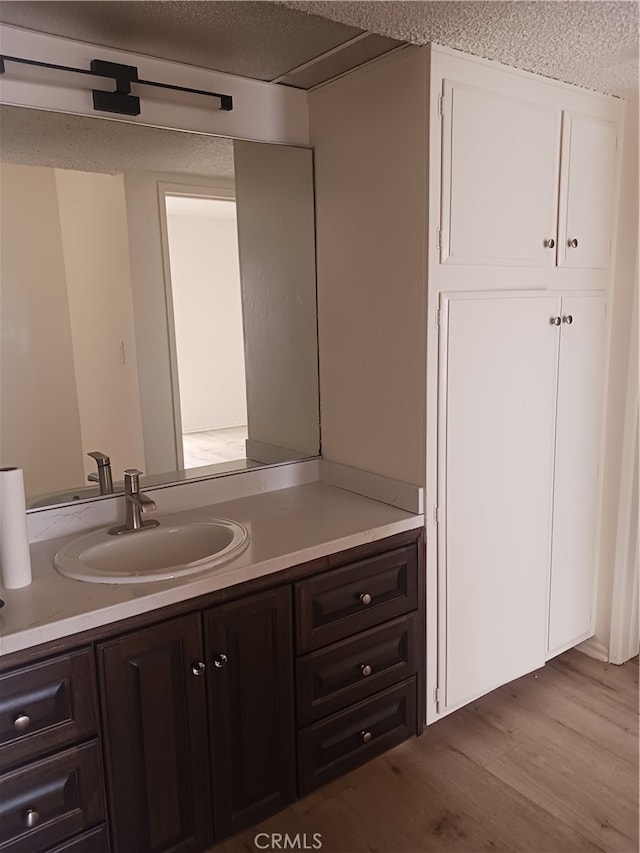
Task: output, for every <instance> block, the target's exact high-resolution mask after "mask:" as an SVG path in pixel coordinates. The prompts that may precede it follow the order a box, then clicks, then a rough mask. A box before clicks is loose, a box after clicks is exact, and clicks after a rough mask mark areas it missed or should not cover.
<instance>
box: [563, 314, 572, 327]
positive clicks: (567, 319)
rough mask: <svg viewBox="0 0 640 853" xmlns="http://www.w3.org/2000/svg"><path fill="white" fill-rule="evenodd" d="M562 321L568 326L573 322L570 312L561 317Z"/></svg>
mask: <svg viewBox="0 0 640 853" xmlns="http://www.w3.org/2000/svg"><path fill="white" fill-rule="evenodd" d="M562 322H563V323H566V324H567V326H570V325H571V324H572V323H573V317H572V316H571V314H565V316H564V317H563V318H562Z"/></svg>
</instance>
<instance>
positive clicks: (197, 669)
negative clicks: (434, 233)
mask: <svg viewBox="0 0 640 853" xmlns="http://www.w3.org/2000/svg"><path fill="white" fill-rule="evenodd" d="M205 669H206V664H204V663H203V662H202V661H201V660H200V661H198V662H197V663H194V664H192V666H191V672H192V673H193V674H194V675H203V673H204V671H205Z"/></svg>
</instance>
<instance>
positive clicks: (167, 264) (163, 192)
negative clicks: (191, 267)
mask: <svg viewBox="0 0 640 853" xmlns="http://www.w3.org/2000/svg"><path fill="white" fill-rule="evenodd" d="M171 196H179V197H181V198H204V199H211V200H212V201H235V200H236V193H235V189H233V188H230V187H224V186H218V187H216V186H207V187H204V186H198V185H194V184H178V183H169V182H166V181H158V211H159V214H160V240H161V244H162V269H163V273H164V297H165V302H166V307H167V337H168V341H169V364H170V374H171V402H172V409H173V429H174V442H175V451H176V460H177V463H178V465H177V467H178V470H182V469H183V468H184V447H183V444H182V413H181V410H180V377H179V375H178V348H177V343H176V327H175V317H174V313H173V289H172V286H171V259H170V256H169V226H168V222H167V206H166V203H165V200H166V199H167V198H168V197H171Z"/></svg>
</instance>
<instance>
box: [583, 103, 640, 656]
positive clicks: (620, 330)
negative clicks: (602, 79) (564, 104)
mask: <svg viewBox="0 0 640 853" xmlns="http://www.w3.org/2000/svg"><path fill="white" fill-rule="evenodd" d="M622 156H623V160H622V177H621V195H620V209H619V218H618V234H617V240H616V243H617V252H616V265H615V275H614V284H613V291H612V298H611V301H610V310H611V311H612V317H611V350H610V356H609V376H608V393H607V409H606V422H605V430H606V432H605V455H604V465H603V501H602V529H601V540H600V561H599V566H600V570H599V578H598V597H597V606H596V634H595V637H594V640H593V641H592V642H591V641H590V643H589V644H588V645H587V646H586V647H585V648H586V649H587V650H589V651H591V652H592V653H595V654H597V655H599V656H600V657H604V658H607V657H608V654H609V640H610V632H611V607H612V591H613V583H614V567H615V562H616V548H620V547H624V545H623V543H622V544H619V543H618V542H617V539H618V536H619V523H618V522H619V515H620V512H624V513H627V514H632V516H633V515H634V511H633V507H632V505H631V504H630V503H628V502H626V503H625V502H623V503H622V504H621V501H620V493H621V482H623V481H624V478H625V474H626V473H627V469H628V468H630V467H631V466H632V465H633V449H632V447H631V446H630V447H625V442H624V440H623V438H624V425H625V416H626V409H627V406H628V405H636V404H635V401H634V400H633V399H632V398H629V397H628V376H629V371H630V369H632V367H633V363H632V362H633V360H634V359H635V363H636V364H637V358H638V342H637V337H636V339H635V340H634V341H633V342H632V340H631V329H632V322H631V320H632V316H633V311H634V293H635V292H636V291H637V289H638V265H637V258H638V93H637V92H635V93H630V96H629V99H628V101H627V113H626V117H625V130H624V140H623V154H622ZM636 304H637V303H636ZM630 521H631V523H632V524H635V527H636V530H637V524H638V518H637V513H635V517H632V518H631V520H630Z"/></svg>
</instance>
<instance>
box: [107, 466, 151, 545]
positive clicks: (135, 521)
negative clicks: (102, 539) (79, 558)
mask: <svg viewBox="0 0 640 853" xmlns="http://www.w3.org/2000/svg"><path fill="white" fill-rule="evenodd" d="M142 473H143V472H142V471H138V469H137V468H125V470H124V498H125V506H124V509H125V514H124V524H120V525H118V526H117V527H111V528H110V529H109V530H108V531H107V532H108V533H109V534H111V535H112V536H113V535H120V534H122V533H132V532H134V531H136V530H142V529H145V528H149V527H157V526H158V524H159V523H160V522H159V521H158V520H157V519H155V518H152V519H149V521H143V520H142V517H141V516H142V513H144V512H147V511H148V510H154V509H157V506H156V502H155V501H154V500H153V499H152V498H150V497H148V496H147V495H145V494H144V493H143V492H141V491H140V475H141V474H142Z"/></svg>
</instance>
